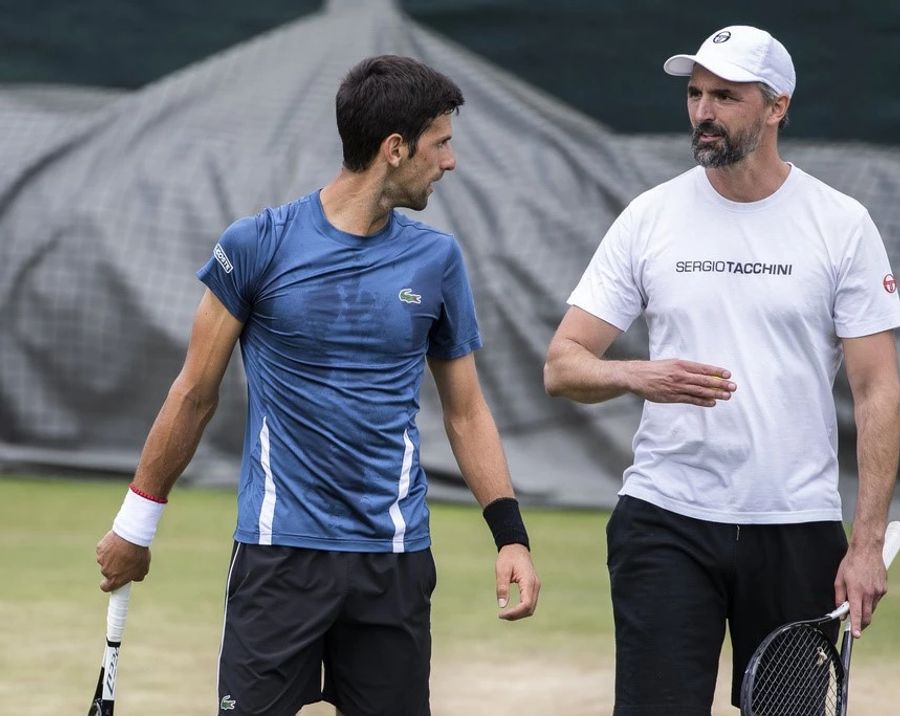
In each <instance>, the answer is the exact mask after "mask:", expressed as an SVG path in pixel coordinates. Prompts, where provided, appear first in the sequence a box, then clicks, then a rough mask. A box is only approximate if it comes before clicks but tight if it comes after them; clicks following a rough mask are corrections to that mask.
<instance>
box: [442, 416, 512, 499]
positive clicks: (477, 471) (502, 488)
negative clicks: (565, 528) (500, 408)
mask: <svg viewBox="0 0 900 716" xmlns="http://www.w3.org/2000/svg"><path fill="white" fill-rule="evenodd" d="M444 428H445V429H446V431H447V439H448V440H449V442H450V447H451V448H452V450H453V455H454V457H455V458H456V462H457V464H458V465H459V470H460V472H461V473H462V476H463V479H464V480H465V482H466V485H468V487H469V489H470V490H471V491H472V494H473V495H474V496H475V499H476V500H478V504H480V505H481V506H482V507H484V506H485V505H488V504H490V503H491V502H493V501H494V500H496V499H498V498H500V497H513V487H512V481H511V480H510V477H509V467H508V465H507V463H506V456H505V455H504V453H503V446H502V444H501V442H500V434H499V432H498V431H497V425H496V423H495V422H494V419H493V417H492V416H491V413H490V410H489V409H488V407H487V405H485V404H484V403H483V402H481V403H480V404H479V405H477V406H475V407H474V408H473V409H472V410H471V412H469V413H466V414H462V415H454V416H447V415H446V414H445V416H444Z"/></svg>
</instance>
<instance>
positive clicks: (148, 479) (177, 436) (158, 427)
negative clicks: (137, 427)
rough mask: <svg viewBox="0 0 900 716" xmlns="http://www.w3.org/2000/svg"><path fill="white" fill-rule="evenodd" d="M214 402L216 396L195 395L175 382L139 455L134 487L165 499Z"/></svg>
mask: <svg viewBox="0 0 900 716" xmlns="http://www.w3.org/2000/svg"><path fill="white" fill-rule="evenodd" d="M217 402H218V401H217V396H215V395H205V396H204V395H199V394H198V393H197V391H195V390H192V389H190V388H189V387H187V386H185V385H184V384H183V383H182V382H181V381H180V380H176V381H175V383H174V384H173V385H172V387H171V389H170V390H169V394H168V396H167V397H166V400H165V402H164V403H163V406H162V408H161V409H160V411H159V415H157V417H156V420H155V421H154V422H153V427H152V428H151V429H150V433H149V434H148V436H147V441H146V442H145V444H144V449H143V451H142V452H141V459H140V461H139V463H138V467H137V470H136V472H135V477H134V484H135V486H136V487H137V488H139V489H140V490H141V491H143V492H146V493H148V494H150V495H154V496H156V497H159V498H165V497H167V496H168V494H169V491H170V490H171V489H172V486H173V485H174V484H175V482H176V481H177V480H178V478H179V477H180V475H181V473H182V472H183V471H184V469H185V468H186V467H187V466H188V463H190V461H191V458H192V457H193V456H194V452H195V451H196V449H197V445H198V444H199V443H200V438H201V436H202V435H203V430H204V428H205V427H206V424H207V423H208V422H209V420H210V418H212V416H213V413H214V412H215V409H216V404H217Z"/></svg>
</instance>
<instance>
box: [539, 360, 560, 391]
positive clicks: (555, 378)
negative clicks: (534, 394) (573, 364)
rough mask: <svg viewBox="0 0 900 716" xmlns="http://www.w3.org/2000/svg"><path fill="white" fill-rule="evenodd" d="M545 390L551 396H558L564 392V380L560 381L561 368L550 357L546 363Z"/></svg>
mask: <svg viewBox="0 0 900 716" xmlns="http://www.w3.org/2000/svg"><path fill="white" fill-rule="evenodd" d="M544 392H546V393H547V395H549V396H550V397H551V398H558V397H560V396H561V395H562V394H563V387H562V382H561V381H560V376H559V369H558V368H557V366H556V365H555V364H554V362H553V361H552V360H550V359H548V360H547V362H546V363H544Z"/></svg>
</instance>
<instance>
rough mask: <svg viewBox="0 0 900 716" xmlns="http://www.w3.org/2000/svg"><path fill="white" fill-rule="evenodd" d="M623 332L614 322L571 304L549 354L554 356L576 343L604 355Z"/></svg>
mask: <svg viewBox="0 0 900 716" xmlns="http://www.w3.org/2000/svg"><path fill="white" fill-rule="evenodd" d="M621 333H622V331H621V329H619V328H617V327H616V326H614V325H613V324H612V323H609V322H608V321H604V320H603V319H602V318H597V317H596V316H594V315H592V314H590V313H588V312H587V311H585V310H584V309H582V308H578V306H571V307H570V308H569V310H568V311H566V315H565V316H563V319H562V321H561V322H560V324H559V328H557V329H556V334H555V335H554V336H553V339H552V340H551V341H550V348H549V350H548V351H547V355H548V358H552V357H553V356H554V355H555V354H556V353H558V352H559V351H561V350H563V349H564V348H565V347H566V346H568V345H570V344H572V343H575V344H578V345H579V346H581V347H582V348H584V349H586V350H588V351H590V352H591V353H592V354H593V355H595V356H597V357H602V356H603V355H604V354H605V353H606V351H607V350H608V349H609V347H610V346H611V345H612V343H613V341H614V340H616V338H618V336H619V335H620V334H621Z"/></svg>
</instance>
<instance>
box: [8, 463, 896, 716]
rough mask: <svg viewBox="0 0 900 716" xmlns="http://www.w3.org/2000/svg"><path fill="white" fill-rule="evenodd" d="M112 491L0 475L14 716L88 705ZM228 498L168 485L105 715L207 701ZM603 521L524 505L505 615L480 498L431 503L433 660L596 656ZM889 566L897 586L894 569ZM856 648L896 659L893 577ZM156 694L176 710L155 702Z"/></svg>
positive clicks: (604, 649) (603, 625) (43, 715)
mask: <svg viewBox="0 0 900 716" xmlns="http://www.w3.org/2000/svg"><path fill="white" fill-rule="evenodd" d="M125 489H126V486H125V483H124V482H121V481H113V480H96V481H83V480H81V481H79V480H71V479H49V478H29V479H15V478H9V477H6V478H0V580H2V581H0V585H2V586H0V615H2V621H0V703H6V704H16V705H17V706H16V713H17V715H18V716H28V715H29V714H31V715H33V716H47V714H65V713H82V712H84V711H85V710H86V707H87V702H88V700H89V698H90V695H91V693H92V691H93V686H94V683H95V680H96V675H97V669H98V665H99V660H100V656H101V651H102V646H103V629H104V625H105V612H106V596H105V595H103V594H102V593H101V592H100V591H99V590H98V587H97V585H98V583H99V580H100V576H99V572H98V568H97V565H96V563H95V561H94V548H95V545H96V543H97V540H98V539H99V538H100V537H101V536H102V535H103V534H104V533H105V531H106V530H107V529H108V528H109V525H110V524H111V521H112V518H113V516H114V515H115V512H116V510H117V509H118V506H119V504H120V503H121V500H122V497H123V496H124V494H125ZM234 509H235V504H234V495H233V493H232V492H231V491H222V490H190V489H177V490H176V491H175V492H174V493H173V499H172V501H171V503H170V505H169V507H168V508H167V510H166V514H165V516H164V518H163V522H162V523H161V526H160V531H159V534H158V536H157V539H156V541H155V542H154V547H153V562H152V566H151V572H150V576H149V577H148V578H147V579H146V580H145V581H144V582H143V583H142V584H139V585H136V587H135V589H134V591H133V595H132V603H131V612H130V615H129V621H128V625H127V628H126V633H125V642H124V647H123V658H122V662H121V665H120V675H121V676H120V679H121V681H120V683H127V684H128V688H127V689H126V688H124V687H123V689H122V692H121V693H120V697H119V704H118V705H117V713H119V712H121V713H122V714H123V716H129V715H130V716H139V715H140V714H155V713H162V712H167V713H169V712H170V713H175V712H177V713H179V714H185V715H188V716H189V715H190V714H203V713H209V710H210V709H209V704H210V702H211V699H214V694H213V690H214V679H215V662H216V658H217V654H218V642H219V635H220V629H221V620H222V608H223V601H222V600H223V592H224V583H225V575H226V569H227V565H228V560H229V556H230V552H231V532H232V529H233V526H234ZM606 519H607V515H606V514H605V513H602V512H599V511H560V510H544V509H528V510H526V521H527V523H528V528H529V532H530V534H531V539H532V545H533V554H534V558H535V563H536V564H537V566H538V571H539V573H540V575H541V579H542V582H543V589H542V591H541V599H540V607H539V609H538V612H537V614H536V615H535V616H534V617H532V618H531V619H527V620H524V621H521V622H517V623H507V622H503V621H501V620H499V619H497V608H496V601H495V595H494V573H493V561H494V557H495V554H496V551H495V549H494V548H493V545H492V543H491V540H490V536H489V533H488V531H487V528H486V526H485V525H484V523H483V521H482V519H481V515H480V513H479V511H478V510H477V509H475V508H474V507H465V506H450V505H433V506H432V534H433V540H434V553H435V559H436V561H437V565H438V587H437V590H436V592H435V595H434V601H433V635H434V650H435V657H436V661H437V660H439V659H440V658H441V657H442V656H448V658H449V657H450V656H453V657H454V658H456V657H458V655H460V654H463V655H466V657H467V658H471V659H475V658H483V659H485V660H487V661H488V662H490V660H491V659H506V660H509V659H514V658H517V655H522V654H526V655H527V654H540V656H541V658H543V659H550V660H553V659H559V660H563V659H565V660H569V661H567V662H566V663H583V664H586V665H588V666H589V667H590V668H591V669H593V668H595V667H596V666H597V665H598V664H601V663H603V664H608V663H610V662H611V659H612V618H611V614H610V608H609V583H608V578H607V573H606V568H605V559H606V548H605V535H604V529H605V525H606ZM892 572H893V574H892V577H893V582H894V584H895V585H896V584H900V567H894V569H893V570H892ZM661 608H665V601H664V595H661ZM673 618H677V615H673ZM451 661H452V659H451ZM854 661H855V663H856V664H857V667H858V665H859V664H863V665H864V664H865V663H866V662H867V661H868V662H870V663H873V664H874V663H875V662H879V663H880V664H882V665H884V664H885V663H886V662H887V663H894V664H896V665H898V666H900V588H896V587H895V589H894V590H893V591H892V592H891V593H889V594H888V596H887V597H885V599H884V600H882V602H881V604H880V605H879V609H878V615H877V621H876V627H875V628H873V629H870V630H868V631H867V632H866V635H865V637H864V639H863V640H862V642H860V644H859V645H858V646H857V648H856V649H855V650H854ZM448 663H449V662H448ZM160 695H164V696H165V698H164V699H163V700H164V702H166V703H173V702H174V703H178V704H180V705H179V707H178V708H177V709H176V710H174V711H166V707H164V706H162V705H161V704H160ZM20 704H21V705H22V708H19V705H20ZM160 708H162V711H160V710H159V709H160ZM304 713H305V711H304Z"/></svg>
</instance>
